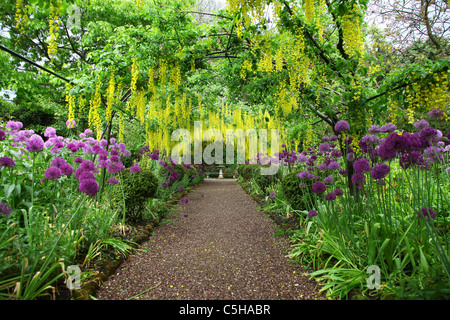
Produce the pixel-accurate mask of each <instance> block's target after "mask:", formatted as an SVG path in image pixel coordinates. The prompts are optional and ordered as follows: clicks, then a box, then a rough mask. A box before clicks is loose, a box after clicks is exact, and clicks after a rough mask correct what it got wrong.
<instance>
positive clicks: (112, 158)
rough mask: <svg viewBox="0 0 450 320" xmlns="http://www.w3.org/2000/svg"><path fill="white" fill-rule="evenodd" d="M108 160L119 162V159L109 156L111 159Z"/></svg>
mask: <svg viewBox="0 0 450 320" xmlns="http://www.w3.org/2000/svg"><path fill="white" fill-rule="evenodd" d="M109 160H111V162H120V157H119V156H111V158H109Z"/></svg>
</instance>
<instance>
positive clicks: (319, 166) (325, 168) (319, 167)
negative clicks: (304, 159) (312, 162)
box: [317, 162, 328, 171]
mask: <svg viewBox="0 0 450 320" xmlns="http://www.w3.org/2000/svg"><path fill="white" fill-rule="evenodd" d="M317 169H319V170H320V171H325V170H327V169H328V166H327V164H326V163H325V162H323V163H321V164H319V165H318V166H317Z"/></svg>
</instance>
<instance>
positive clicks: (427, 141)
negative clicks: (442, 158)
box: [419, 127, 438, 148]
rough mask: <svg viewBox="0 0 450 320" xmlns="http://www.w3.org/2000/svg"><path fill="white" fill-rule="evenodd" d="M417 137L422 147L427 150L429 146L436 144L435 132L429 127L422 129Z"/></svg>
mask: <svg viewBox="0 0 450 320" xmlns="http://www.w3.org/2000/svg"><path fill="white" fill-rule="evenodd" d="M419 137H420V141H421V142H422V147H423V148H428V147H430V146H431V144H436V143H437V140H438V138H437V130H436V129H433V128H430V127H426V128H423V129H422V130H421V131H420V133H419Z"/></svg>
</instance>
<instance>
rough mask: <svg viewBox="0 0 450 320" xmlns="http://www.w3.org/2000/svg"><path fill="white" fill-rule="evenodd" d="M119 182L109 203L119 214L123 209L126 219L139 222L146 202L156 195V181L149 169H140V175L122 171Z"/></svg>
mask: <svg viewBox="0 0 450 320" xmlns="http://www.w3.org/2000/svg"><path fill="white" fill-rule="evenodd" d="M119 180H120V183H119V184H116V185H115V186H114V189H113V191H112V197H111V202H112V204H113V206H114V208H116V209H118V210H119V212H121V214H123V210H124V208H125V210H126V211H125V216H126V219H128V220H139V219H140V218H141V217H142V214H143V210H144V209H145V208H146V205H147V201H148V200H149V199H151V198H153V197H154V196H155V195H156V191H157V189H158V179H157V177H156V176H155V175H154V173H153V172H152V171H151V170H150V169H147V168H141V172H140V173H138V172H130V170H124V171H123V172H121V174H120V179H119Z"/></svg>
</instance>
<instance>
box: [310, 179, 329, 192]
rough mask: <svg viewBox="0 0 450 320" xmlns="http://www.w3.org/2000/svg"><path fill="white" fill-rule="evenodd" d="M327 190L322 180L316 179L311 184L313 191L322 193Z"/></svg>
mask: <svg viewBox="0 0 450 320" xmlns="http://www.w3.org/2000/svg"><path fill="white" fill-rule="evenodd" d="M326 190H327V186H326V185H325V183H323V182H322V181H317V182H315V183H314V184H313V185H312V191H313V192H314V193H322V192H325V191H326Z"/></svg>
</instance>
